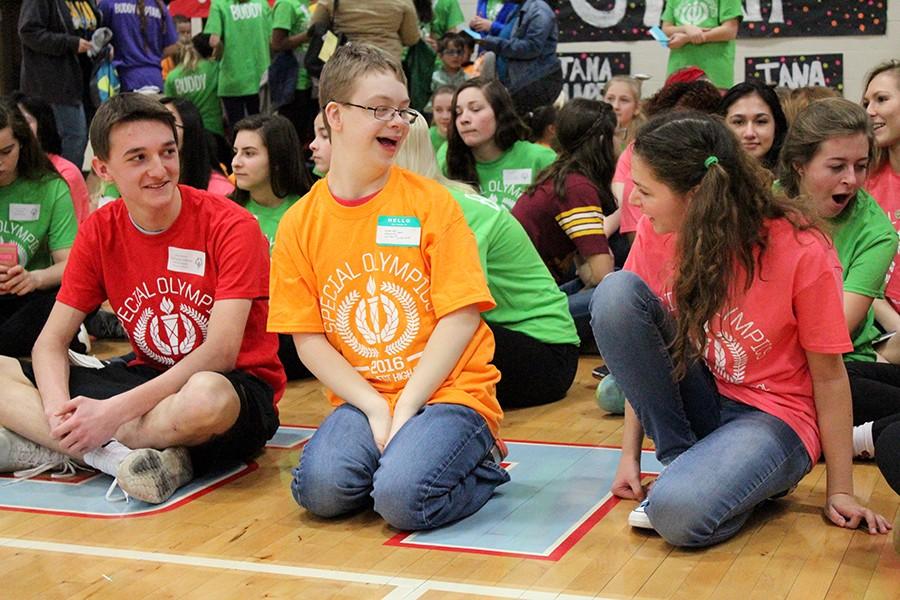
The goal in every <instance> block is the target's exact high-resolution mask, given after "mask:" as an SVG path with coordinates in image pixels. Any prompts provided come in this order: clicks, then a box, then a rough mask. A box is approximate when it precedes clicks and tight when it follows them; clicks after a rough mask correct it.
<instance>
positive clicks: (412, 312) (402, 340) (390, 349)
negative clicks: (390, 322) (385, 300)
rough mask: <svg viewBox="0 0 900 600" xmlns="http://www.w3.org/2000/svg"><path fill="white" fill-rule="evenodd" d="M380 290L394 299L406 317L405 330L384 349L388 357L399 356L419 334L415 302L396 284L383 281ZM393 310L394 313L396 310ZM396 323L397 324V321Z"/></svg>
mask: <svg viewBox="0 0 900 600" xmlns="http://www.w3.org/2000/svg"><path fill="white" fill-rule="evenodd" d="M381 290H382V291H384V292H387V293H388V294H390V295H392V296H393V297H394V298H396V299H397V302H398V303H399V304H400V306H401V307H402V308H403V313H404V314H405V315H406V330H405V331H404V332H403V334H402V335H401V336H400V337H399V338H397V340H396V341H394V342H392V343H390V344H388V346H387V348H385V351H386V352H387V353H388V354H389V355H394V354H399V353H400V352H403V351H404V350H406V348H407V347H409V345H410V344H411V343H412V341H413V340H414V339H416V334H418V333H419V313H418V311H417V310H416V301H415V300H413V297H412V295H410V293H409V292H407V291H406V290H405V289H403V288H402V287H400V286H399V285H397V284H396V283H391V282H389V281H385V282H384V283H382V284H381ZM394 310H395V311H396V308H395V309H394ZM397 321H398V324H399V319H398V320H397ZM395 331H396V326H395ZM392 337H393V336H392Z"/></svg>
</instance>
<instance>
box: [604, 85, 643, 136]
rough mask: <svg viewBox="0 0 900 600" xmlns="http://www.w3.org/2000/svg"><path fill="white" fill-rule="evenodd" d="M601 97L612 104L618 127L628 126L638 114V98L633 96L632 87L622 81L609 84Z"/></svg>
mask: <svg viewBox="0 0 900 600" xmlns="http://www.w3.org/2000/svg"><path fill="white" fill-rule="evenodd" d="M603 99H604V100H605V101H606V103H607V104H610V105H612V107H613V112H615V113H616V120H617V121H618V126H619V127H628V125H629V124H630V123H631V120H632V119H634V117H635V115H637V114H638V98H636V97H635V95H634V90H633V89H632V87H631V86H630V85H628V84H627V83H625V82H624V81H614V82H613V83H611V84H609V88H608V89H607V90H606V95H605V96H604V97H603Z"/></svg>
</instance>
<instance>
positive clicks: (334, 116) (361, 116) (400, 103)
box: [325, 71, 409, 171]
mask: <svg viewBox="0 0 900 600" xmlns="http://www.w3.org/2000/svg"><path fill="white" fill-rule="evenodd" d="M339 100H341V101H342V102H346V103H352V104H358V105H360V106H371V107H376V106H388V107H391V108H398V109H403V108H409V94H408V93H407V90H406V85H404V84H403V83H401V82H400V81H399V80H398V79H397V77H396V76H395V75H394V74H393V73H388V72H377V71H376V72H374V73H369V74H367V75H366V76H365V77H362V78H361V79H359V81H358V82H357V83H356V85H355V89H354V91H353V93H352V94H351V95H350V97H349V98H339ZM325 116H326V118H327V119H328V122H329V124H330V126H331V143H332V147H333V148H334V149H335V152H334V153H333V158H337V157H338V156H340V158H341V160H347V161H348V162H349V163H350V164H353V165H355V168H357V167H359V166H361V165H370V166H372V167H375V168H377V169H378V170H384V171H386V170H387V169H388V168H390V165H391V163H392V162H393V159H394V155H395V154H396V153H397V150H398V149H399V147H400V144H402V143H403V140H405V139H406V136H407V134H408V133H409V122H408V121H406V120H405V119H404V117H402V116H401V115H399V114H395V115H394V116H393V118H391V120H390V121H380V120H378V119H376V118H375V115H374V113H373V111H371V110H367V109H364V108H358V107H356V106H350V104H342V103H341V102H330V103H329V104H328V105H327V106H326V107H325ZM334 167H335V165H334V161H332V165H331V168H332V169H334Z"/></svg>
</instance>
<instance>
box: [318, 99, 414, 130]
mask: <svg viewBox="0 0 900 600" xmlns="http://www.w3.org/2000/svg"><path fill="white" fill-rule="evenodd" d="M336 102H337V103H338V104H346V105H347V106H353V107H356V108H362V109H363V110H371V111H372V114H373V115H375V118H376V119H378V120H379V121H393V120H394V117H396V116H397V115H400V118H401V119H403V120H404V121H406V122H407V123H409V124H410V125H412V124H413V123H415V122H416V119H418V118H419V113H417V112H416V111H414V110H413V109H411V108H394V107H393V106H362V105H361V104H353V103H352V102H340V101H336Z"/></svg>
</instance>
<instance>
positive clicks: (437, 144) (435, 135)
mask: <svg viewBox="0 0 900 600" xmlns="http://www.w3.org/2000/svg"><path fill="white" fill-rule="evenodd" d="M428 134H429V135H430V136H431V147H432V148H434V151H435V152H437V151H438V150H440V148H441V146H443V145H444V142H446V141H447V138H445V137H444V136H442V135H441V132H440V130H439V129H438V126H437V125H432V126H431V127H429V128H428Z"/></svg>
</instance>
